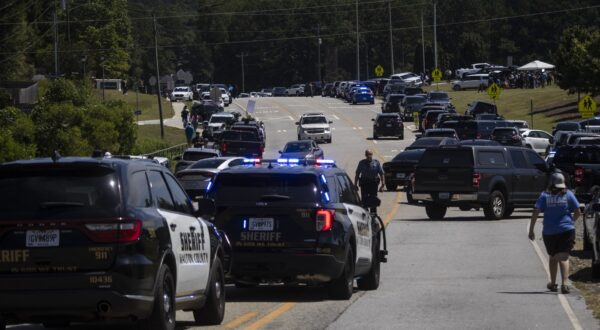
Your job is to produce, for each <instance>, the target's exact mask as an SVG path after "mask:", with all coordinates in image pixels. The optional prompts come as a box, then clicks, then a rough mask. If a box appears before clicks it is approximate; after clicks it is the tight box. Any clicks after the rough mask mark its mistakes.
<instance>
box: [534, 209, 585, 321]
mask: <svg viewBox="0 0 600 330" xmlns="http://www.w3.org/2000/svg"><path fill="white" fill-rule="evenodd" d="M530 221H531V220H530ZM525 232H526V233H528V234H529V222H527V226H526V227H525ZM529 242H530V243H531V245H533V250H534V251H535V253H536V254H537V256H538V258H540V261H541V262H542V265H543V266H544V269H545V270H546V275H547V276H548V279H550V269H549V268H548V260H547V259H546V256H545V255H544V253H543V252H542V249H540V247H539V245H538V244H537V242H536V241H535V240H533V241H532V240H529ZM559 275H560V274H557V277H558V276H559ZM556 296H557V297H558V301H559V302H560V305H561V306H562V308H563V310H564V311H565V313H566V314H567V317H569V321H571V325H572V326H573V329H574V330H583V327H582V326H581V323H579V319H577V315H575V312H573V309H572V308H571V304H569V301H568V300H567V298H566V297H565V295H563V294H562V293H559V294H557V295H556Z"/></svg>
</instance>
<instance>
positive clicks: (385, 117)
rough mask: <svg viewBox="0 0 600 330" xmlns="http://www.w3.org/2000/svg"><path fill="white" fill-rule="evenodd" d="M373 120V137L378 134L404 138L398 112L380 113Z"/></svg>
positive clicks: (378, 135)
mask: <svg viewBox="0 0 600 330" xmlns="http://www.w3.org/2000/svg"><path fill="white" fill-rule="evenodd" d="M371 120H372V121H373V139H374V140H376V139H378V138H379V137H380V136H394V137H398V138H399V139H400V140H403V139H404V123H402V118H401V117H400V114H398V113H380V114H378V115H377V118H373V119H371Z"/></svg>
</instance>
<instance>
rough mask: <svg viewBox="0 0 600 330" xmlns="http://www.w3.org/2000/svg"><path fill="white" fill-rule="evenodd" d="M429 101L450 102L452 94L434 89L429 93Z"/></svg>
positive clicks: (437, 102)
mask: <svg viewBox="0 0 600 330" xmlns="http://www.w3.org/2000/svg"><path fill="white" fill-rule="evenodd" d="M427 103H436V104H449V103H450V96H448V93H446V92H439V91H432V92H429V93H427Z"/></svg>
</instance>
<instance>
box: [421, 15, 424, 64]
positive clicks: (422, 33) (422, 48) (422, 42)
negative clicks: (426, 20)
mask: <svg viewBox="0 0 600 330" xmlns="http://www.w3.org/2000/svg"><path fill="white" fill-rule="evenodd" d="M421 51H422V53H423V74H425V32H424V30H423V10H421Z"/></svg>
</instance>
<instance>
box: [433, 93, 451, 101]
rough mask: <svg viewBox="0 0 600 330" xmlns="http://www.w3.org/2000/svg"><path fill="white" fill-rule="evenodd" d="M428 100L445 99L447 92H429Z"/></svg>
mask: <svg viewBox="0 0 600 330" xmlns="http://www.w3.org/2000/svg"><path fill="white" fill-rule="evenodd" d="M429 99H430V100H447V99H448V94H446V93H429Z"/></svg>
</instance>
